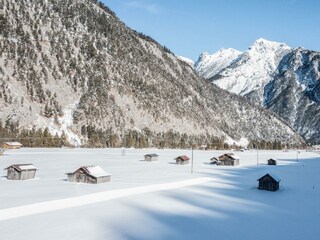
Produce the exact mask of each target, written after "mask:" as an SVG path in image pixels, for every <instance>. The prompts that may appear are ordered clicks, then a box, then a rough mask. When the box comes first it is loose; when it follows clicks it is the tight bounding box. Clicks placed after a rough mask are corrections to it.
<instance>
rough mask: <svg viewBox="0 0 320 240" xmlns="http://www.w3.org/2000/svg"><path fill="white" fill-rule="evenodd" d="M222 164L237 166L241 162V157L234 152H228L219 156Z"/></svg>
mask: <svg viewBox="0 0 320 240" xmlns="http://www.w3.org/2000/svg"><path fill="white" fill-rule="evenodd" d="M218 160H219V161H220V165H225V166H237V165H239V164H240V157H239V156H238V155H236V154H234V153H226V154H223V155H221V156H220V157H218Z"/></svg>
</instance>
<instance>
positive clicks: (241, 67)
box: [199, 39, 320, 143]
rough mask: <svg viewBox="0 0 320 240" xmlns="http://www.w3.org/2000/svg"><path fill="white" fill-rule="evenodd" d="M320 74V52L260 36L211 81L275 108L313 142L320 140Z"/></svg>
mask: <svg viewBox="0 0 320 240" xmlns="http://www.w3.org/2000/svg"><path fill="white" fill-rule="evenodd" d="M199 59H201V55H200V57H199ZM199 64H201V63H199ZM210 64H211V65H219V64H220V63H219V61H216V62H211V63H210ZM207 70H209V68H207ZM203 71H205V69H204V70H203ZM199 74H200V75H201V74H202V73H201V72H200V71H199ZM202 76H203V77H205V75H202ZM319 76H320V75H319V52H315V51H310V50H307V49H303V48H296V49H293V48H290V47H289V46H288V45H286V44H284V43H277V42H271V41H267V40H265V39H258V40H257V41H255V43H254V44H253V45H252V46H251V47H250V48H249V49H248V50H247V51H246V52H244V53H242V54H240V55H239V56H238V57H235V58H234V59H233V60H232V62H231V63H230V64H229V65H228V66H226V67H224V68H222V69H221V70H220V71H219V72H218V73H216V74H212V77H210V78H208V80H209V81H211V82H212V83H214V84H216V85H218V86H219V87H221V88H223V89H226V90H228V91H230V92H232V93H235V94H237V95H240V96H244V97H246V98H247V99H248V100H249V101H251V102H252V103H255V104H258V105H261V106H263V107H265V108H267V109H270V110H272V111H273V112H275V113H276V114H277V115H279V116H280V117H281V118H283V119H284V120H285V121H287V122H288V123H289V124H290V125H291V126H292V127H293V128H294V129H295V130H296V131H297V132H299V133H300V134H301V136H303V137H304V138H305V139H307V140H308V141H310V142H312V143H313V142H319V141H320V129H319V127H318V126H319V121H318V120H317V117H318V116H319V113H320V106H319V95H320V92H319V80H320V77H319ZM309 116H312V117H309ZM313 116H314V117H313Z"/></svg>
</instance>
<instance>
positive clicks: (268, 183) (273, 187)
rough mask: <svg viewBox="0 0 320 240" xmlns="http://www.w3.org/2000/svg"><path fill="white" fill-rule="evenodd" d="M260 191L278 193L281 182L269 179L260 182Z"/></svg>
mask: <svg viewBox="0 0 320 240" xmlns="http://www.w3.org/2000/svg"><path fill="white" fill-rule="evenodd" d="M259 189H261V190H267V191H277V190H278V189H279V182H276V181H273V180H272V179H271V178H269V177H265V178H263V179H260V180H259Z"/></svg>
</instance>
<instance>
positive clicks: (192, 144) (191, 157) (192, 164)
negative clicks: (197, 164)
mask: <svg viewBox="0 0 320 240" xmlns="http://www.w3.org/2000/svg"><path fill="white" fill-rule="evenodd" d="M191 174H193V144H192V145H191Z"/></svg>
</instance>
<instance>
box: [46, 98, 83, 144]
mask: <svg viewBox="0 0 320 240" xmlns="http://www.w3.org/2000/svg"><path fill="white" fill-rule="evenodd" d="M78 104H79V100H77V101H75V102H74V103H72V104H69V105H67V106H66V107H65V108H64V109H63V116H61V117H58V124H56V123H55V122H54V119H53V118H52V120H51V122H50V123H49V127H48V129H49V131H50V133H51V134H53V135H55V134H56V133H58V134H59V135H60V136H61V134H62V132H64V133H65V134H66V136H67V140H68V142H69V143H71V144H72V145H74V146H80V145H81V139H80V137H79V136H78V134H76V133H75V132H73V131H72V129H71V127H72V125H73V112H74V110H75V109H76V108H77V105H78Z"/></svg>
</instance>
